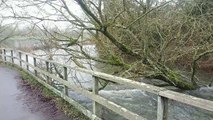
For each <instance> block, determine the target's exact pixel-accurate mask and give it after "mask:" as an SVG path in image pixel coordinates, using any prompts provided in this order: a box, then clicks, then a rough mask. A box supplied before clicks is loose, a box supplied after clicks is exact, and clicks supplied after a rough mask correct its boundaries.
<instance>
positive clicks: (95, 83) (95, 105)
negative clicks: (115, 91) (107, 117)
mask: <svg viewBox="0 0 213 120" xmlns="http://www.w3.org/2000/svg"><path fill="white" fill-rule="evenodd" d="M93 78H94V80H93V93H94V94H95V95H98V88H99V85H98V77H96V76H93ZM93 114H95V115H96V116H98V117H101V105H100V104H99V103H97V102H95V101H93Z"/></svg>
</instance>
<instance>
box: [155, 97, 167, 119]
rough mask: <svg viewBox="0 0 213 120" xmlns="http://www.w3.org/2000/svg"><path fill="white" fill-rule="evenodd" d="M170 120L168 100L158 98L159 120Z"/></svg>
mask: <svg viewBox="0 0 213 120" xmlns="http://www.w3.org/2000/svg"><path fill="white" fill-rule="evenodd" d="M167 119H168V98H165V97H162V96H158V107H157V120H167Z"/></svg>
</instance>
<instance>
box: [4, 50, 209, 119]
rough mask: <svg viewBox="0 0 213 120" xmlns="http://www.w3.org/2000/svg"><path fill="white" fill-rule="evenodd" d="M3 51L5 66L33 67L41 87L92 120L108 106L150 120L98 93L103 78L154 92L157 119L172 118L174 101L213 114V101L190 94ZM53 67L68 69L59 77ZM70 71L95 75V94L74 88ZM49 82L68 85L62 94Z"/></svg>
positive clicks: (122, 113) (25, 54)
mask: <svg viewBox="0 0 213 120" xmlns="http://www.w3.org/2000/svg"><path fill="white" fill-rule="evenodd" d="M1 51H2V52H1V54H2V59H3V61H4V62H5V63H6V62H11V63H12V64H15V63H14V59H17V60H18V61H19V64H18V65H19V67H21V68H22V69H23V70H25V71H27V72H28V73H30V72H29V67H30V68H32V69H33V70H34V72H33V74H32V73H31V74H32V75H33V76H34V77H35V78H37V80H38V82H40V83H41V84H43V85H44V86H46V87H47V88H49V89H50V90H52V91H53V92H55V93H56V94H58V95H59V96H61V97H62V98H63V99H65V100H66V101H68V102H69V103H70V104H72V105H73V106H74V107H76V108H77V109H78V110H79V111H81V112H82V113H83V114H85V115H86V116H88V117H89V118H90V119H93V120H101V119H102V118H101V115H100V109H101V106H104V107H106V108H108V109H110V110H112V111H113V112H115V113H117V114H119V115H121V116H123V117H124V118H126V119H130V120H146V118H144V117H142V116H140V115H138V114H136V113H134V112H132V111H130V110H128V109H127V108H124V107H122V106H120V105H118V104H116V103H114V102H112V101H110V100H108V99H106V98H104V97H102V96H100V95H99V93H98V88H99V84H98V81H99V79H102V80H105V81H111V82H114V83H119V84H122V85H127V86H130V87H132V88H136V89H139V90H143V91H146V92H150V93H153V94H155V95H157V96H158V100H157V120H167V119H168V118H167V117H168V100H174V101H177V102H180V103H184V104H187V105H190V106H194V107H197V108H201V109H204V110H208V111H211V112H213V101H210V100H205V99H201V98H198V97H193V96H190V95H186V94H182V93H178V92H174V91H171V90H168V89H165V88H160V87H156V86H153V85H149V84H145V83H141V82H136V81H133V80H130V79H126V78H121V77H117V76H113V75H109V74H105V73H101V72H96V71H92V70H88V69H83V68H79V67H71V66H67V65H63V64H60V63H57V62H54V61H50V60H45V59H42V58H40V57H38V56H35V55H32V54H29V53H26V52H22V51H19V50H12V49H1ZM9 51H10V55H7V54H6V53H8V52H9ZM15 52H16V53H18V57H15V56H14V53H15ZM23 56H25V59H23V58H22V57H23ZM29 56H30V57H32V58H33V64H30V63H29V60H28V57H29ZM37 60H40V61H43V62H45V64H46V69H45V70H44V69H41V68H39V67H37ZM23 64H25V65H26V67H24V66H23ZM50 64H57V65H59V66H61V67H63V69H64V71H63V72H64V74H63V78H61V77H58V76H56V75H55V74H52V72H51V71H50V69H49V67H50ZM68 68H70V69H72V70H76V71H79V72H83V73H87V74H90V75H92V76H93V77H94V82H93V89H92V92H90V91H88V90H87V89H84V88H81V87H78V86H76V85H73V84H71V83H70V82H69V81H67V78H68V73H67V69H68ZM38 73H42V74H44V75H45V76H46V79H45V80H44V79H41V77H39V75H38ZM49 79H54V80H56V81H58V82H59V83H61V84H63V85H64V90H63V92H61V91H59V90H57V89H56V88H54V87H53V86H51V84H49V82H48V81H49ZM68 89H71V90H73V91H75V92H77V93H80V94H81V95H83V96H86V97H88V98H90V99H91V100H92V101H93V110H92V111H89V110H88V109H86V108H85V107H83V106H82V105H81V104H79V103H78V102H76V101H75V100H73V99H72V98H70V97H69V96H68Z"/></svg>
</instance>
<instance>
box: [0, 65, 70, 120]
mask: <svg viewBox="0 0 213 120" xmlns="http://www.w3.org/2000/svg"><path fill="white" fill-rule="evenodd" d="M28 87H29V86H24V83H23V81H22V80H21V79H20V75H19V74H18V73H17V72H16V71H14V70H11V69H9V68H6V67H2V66H0V120H71V118H68V117H66V116H65V115H64V113H63V112H61V111H59V110H57V108H56V106H55V104H54V102H53V101H47V100H44V99H42V97H40V95H39V94H35V93H34V91H32V90H30V89H28Z"/></svg>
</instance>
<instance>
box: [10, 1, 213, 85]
mask: <svg viewBox="0 0 213 120" xmlns="http://www.w3.org/2000/svg"><path fill="white" fill-rule="evenodd" d="M207 1H208V0H207ZM190 2H191V1H190ZM190 2H185V1H176V2H174V1H166V2H160V1H157V0H156V1H154V0H146V1H143V0H122V1H121V0H107V1H106V0H73V1H65V0H54V1H51V0H48V1H47V0H37V1H31V0H30V1H23V2H22V4H18V5H17V7H18V8H21V9H23V10H24V14H23V13H20V12H17V11H16V9H14V7H10V8H11V11H12V13H13V15H12V16H10V17H13V18H17V19H25V20H30V21H33V23H34V25H36V26H39V27H40V28H41V30H42V31H43V32H44V34H45V35H46V36H47V37H49V38H51V40H52V41H51V43H52V44H54V45H55V46H56V47H57V48H59V49H63V50H64V51H66V52H67V53H69V54H70V55H71V58H70V59H71V60H72V61H74V62H75V63H76V65H78V66H80V67H84V66H83V65H82V64H81V62H80V60H82V59H87V60H93V61H96V62H101V63H105V64H110V65H114V66H119V67H120V69H119V70H118V71H116V73H119V74H120V75H125V74H128V76H127V77H135V76H137V75H139V76H145V77H149V78H157V79H160V80H163V81H166V82H167V83H169V85H172V86H176V87H178V88H181V89H196V88H197V87H198V84H197V81H196V80H195V79H194V75H195V65H196V62H197V61H198V60H199V59H200V57H202V56H204V55H206V54H207V53H208V54H210V53H212V52H211V51H212V49H213V48H212V47H213V43H212V29H211V26H212V21H211V19H210V18H212V9H211V8H210V7H209V8H208V10H206V9H199V8H203V7H202V5H203V4H200V3H199V2H198V3H196V2H195V5H194V2H193V1H192V2H193V4H192V3H190ZM209 4H212V2H211V1H210V2H209V1H208V4H207V3H206V4H205V5H209ZM74 7H79V8H80V9H81V11H80V12H77V13H78V14H77V13H76V12H75V11H73V10H72V8H74ZM29 8H34V9H35V11H36V12H35V13H32V12H27V11H26V10H27V9H29ZM199 10H200V11H199ZM203 11H205V13H204V12H203ZM196 12H197V13H199V14H197V13H196ZM8 17H9V16H8ZM45 22H51V23H55V24H57V23H61V22H63V23H64V24H66V25H67V26H69V27H67V28H69V31H72V32H73V33H75V35H74V37H73V36H72V35H69V33H65V32H62V31H61V30H60V29H55V30H52V31H50V29H49V28H48V26H45V25H41V23H43V24H45ZM206 24H208V26H206ZM67 30H68V29H67ZM85 36H90V37H87V39H85ZM88 39H89V41H91V43H95V44H96V47H97V49H98V52H99V54H100V55H99V56H93V55H91V54H89V53H88V52H87V51H86V50H85V49H84V46H83V44H82V43H84V41H87V40H88ZM49 40H50V39H49ZM73 46H75V47H73ZM76 46H77V47H78V49H76ZM197 54H200V55H198V56H197ZM193 56H197V57H193ZM184 58H186V59H185V60H186V61H189V62H187V63H186V64H188V63H192V64H189V65H190V67H191V68H192V71H191V72H192V75H191V77H187V76H185V75H184V74H182V73H181V72H179V71H177V70H176V68H175V67H176V66H175V65H176V64H174V63H176V62H180V61H181V59H184Z"/></svg>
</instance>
